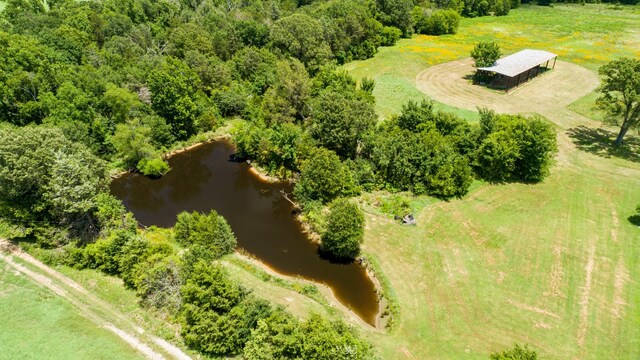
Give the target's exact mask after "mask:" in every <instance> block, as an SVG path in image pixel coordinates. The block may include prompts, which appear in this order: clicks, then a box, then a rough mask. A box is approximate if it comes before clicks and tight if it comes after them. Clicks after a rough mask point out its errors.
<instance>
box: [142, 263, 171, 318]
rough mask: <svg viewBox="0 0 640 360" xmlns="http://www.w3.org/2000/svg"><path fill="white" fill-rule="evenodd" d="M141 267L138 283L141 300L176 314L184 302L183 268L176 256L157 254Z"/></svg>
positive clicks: (143, 302)
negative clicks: (182, 293) (182, 291)
mask: <svg viewBox="0 0 640 360" xmlns="http://www.w3.org/2000/svg"><path fill="white" fill-rule="evenodd" d="M143 264H144V267H142V268H141V271H142V273H141V274H140V279H139V280H138V281H139V284H138V295H139V296H140V302H141V303H142V304H143V305H145V306H151V307H154V308H156V309H162V310H166V311H168V312H169V313H170V314H175V313H176V312H177V311H178V310H179V309H180V306H181V304H182V296H181V293H180V289H181V286H182V268H181V265H180V259H179V258H177V257H176V256H168V257H167V256H164V254H156V255H154V256H151V257H150V258H149V259H148V260H147V261H146V262H145V263H143Z"/></svg>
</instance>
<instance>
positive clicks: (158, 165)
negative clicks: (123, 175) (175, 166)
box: [137, 157, 171, 178]
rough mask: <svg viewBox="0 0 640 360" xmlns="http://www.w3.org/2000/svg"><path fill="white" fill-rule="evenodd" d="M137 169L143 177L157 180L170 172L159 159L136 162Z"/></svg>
mask: <svg viewBox="0 0 640 360" xmlns="http://www.w3.org/2000/svg"><path fill="white" fill-rule="evenodd" d="M137 168H138V170H140V172H141V173H142V174H143V175H145V176H149V177H152V178H159V177H161V176H163V175H165V174H166V173H168V172H169V171H170V170H171V168H170V167H169V164H167V162H166V161H164V160H162V159H161V158H159V157H154V158H151V159H149V158H144V159H142V160H140V162H138V165H137Z"/></svg>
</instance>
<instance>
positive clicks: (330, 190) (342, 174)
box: [294, 148, 357, 203]
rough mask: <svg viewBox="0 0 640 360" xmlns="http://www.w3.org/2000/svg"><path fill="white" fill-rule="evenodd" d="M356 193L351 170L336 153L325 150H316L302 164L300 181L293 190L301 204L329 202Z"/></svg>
mask: <svg viewBox="0 0 640 360" xmlns="http://www.w3.org/2000/svg"><path fill="white" fill-rule="evenodd" d="M356 192H357V188H356V183H355V179H354V176H353V174H352V173H351V170H349V168H348V167H347V166H346V165H345V164H343V163H342V161H340V158H339V157H338V155H336V153H334V152H333V151H331V150H327V149H325V148H316V149H315V150H313V151H312V153H311V154H310V156H309V159H307V160H306V161H304V162H303V163H302V166H301V172H300V180H299V181H298V183H297V184H296V187H295V189H294V193H295V195H296V197H297V198H298V200H300V201H301V202H303V203H304V202H305V201H310V200H319V201H321V202H329V201H331V200H333V199H335V198H337V197H340V196H350V195H353V194H355V193H356Z"/></svg>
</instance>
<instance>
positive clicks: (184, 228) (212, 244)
mask: <svg viewBox="0 0 640 360" xmlns="http://www.w3.org/2000/svg"><path fill="white" fill-rule="evenodd" d="M175 239H176V241H178V242H179V243H180V244H182V245H185V246H189V245H193V244H196V245H203V246H206V247H207V248H209V249H210V250H211V251H212V253H213V256H214V257H215V258H219V257H221V256H223V255H226V254H229V253H231V252H233V249H234V248H235V247H236V244H237V242H236V237H235V235H234V234H233V231H232V230H231V227H230V226H229V224H228V223H227V220H225V219H224V218H223V217H222V216H220V215H218V213H217V212H216V211H215V210H211V212H209V213H208V214H202V213H199V212H192V213H188V212H185V211H183V212H181V213H180V214H178V217H177V221H176V225H175Z"/></svg>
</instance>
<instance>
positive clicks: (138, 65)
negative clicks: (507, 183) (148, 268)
mask: <svg viewBox="0 0 640 360" xmlns="http://www.w3.org/2000/svg"><path fill="white" fill-rule="evenodd" d="M381 17H383V13H380V12H379V9H378V8H377V7H376V4H375V3H374V2H373V1H367V0H357V1H356V0H354V1H337V0H332V1H323V2H300V3H299V4H297V3H291V2H286V1H275V2H271V3H264V2H261V1H248V2H234V1H230V2H225V3H224V4H223V3H220V2H214V1H210V0H202V1H168V0H162V1H149V0H129V1H124V2H123V1H116V0H104V1H84V2H77V1H73V0H62V1H53V2H50V3H47V5H46V6H45V5H44V3H43V2H41V1H39V0H9V1H7V5H6V9H5V10H4V11H3V12H2V14H1V15H0V83H1V84H2V85H1V86H0V119H1V121H3V122H8V123H11V124H14V125H18V126H25V125H29V124H36V125H42V124H46V125H49V126H53V127H56V128H59V129H60V130H61V131H62V132H63V134H64V135H65V136H66V138H68V139H69V140H70V141H73V142H78V143H82V144H84V145H85V146H86V147H87V148H89V149H90V150H91V152H92V153H93V154H94V155H96V156H98V157H100V158H101V159H104V160H107V161H113V162H116V163H119V164H120V166H123V167H125V168H129V169H138V170H140V171H143V172H145V173H148V174H151V175H162V174H163V173H165V172H166V171H168V168H167V167H166V165H162V161H161V159H160V154H162V153H163V152H164V151H165V150H166V149H167V148H170V147H171V146H172V145H173V144H174V143H175V142H176V141H182V140H186V139H188V138H189V137H191V136H193V135H194V134H196V133H198V132H202V131H207V130H210V129H212V128H214V127H215V126H217V125H219V124H220V123H221V119H222V118H224V117H232V116H242V117H249V118H254V117H258V118H264V119H265V120H266V121H280V120H283V119H294V120H297V121H300V120H303V119H305V118H307V117H308V116H309V113H310V112H311V111H312V106H311V104H310V103H309V102H308V101H307V100H309V98H310V95H311V94H310V91H311V90H312V89H311V87H312V82H311V77H312V76H314V75H316V74H317V73H319V72H321V71H322V69H323V68H324V67H326V66H331V65H332V64H342V63H345V62H347V61H351V60H354V59H365V58H368V57H371V56H372V55H373V54H375V53H376V52H377V49H378V47H380V46H388V45H393V43H395V41H396V40H397V39H398V38H399V36H400V35H401V31H400V30H398V29H397V28H395V27H393V25H392V24H391V25H390V26H385V25H383V24H382V22H381V21H380V18H381ZM320 90H322V88H314V91H318V92H319V91H320ZM316 95H317V94H316ZM343 95H344V94H343ZM345 96H346V95H344V96H338V95H337V94H335V93H333V92H332V93H324V94H322V95H321V98H322V99H321V100H318V101H325V100H326V101H342V102H345V101H351V102H357V101H358V100H357V99H347V98H345ZM371 114H372V113H371ZM335 116H336V115H334V117H335ZM317 118H318V119H319V117H317ZM318 126H320V124H319V125H318ZM320 127H321V126H320ZM319 132H322V129H321V128H320V129H319ZM318 136H321V134H320V133H319V134H318Z"/></svg>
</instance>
